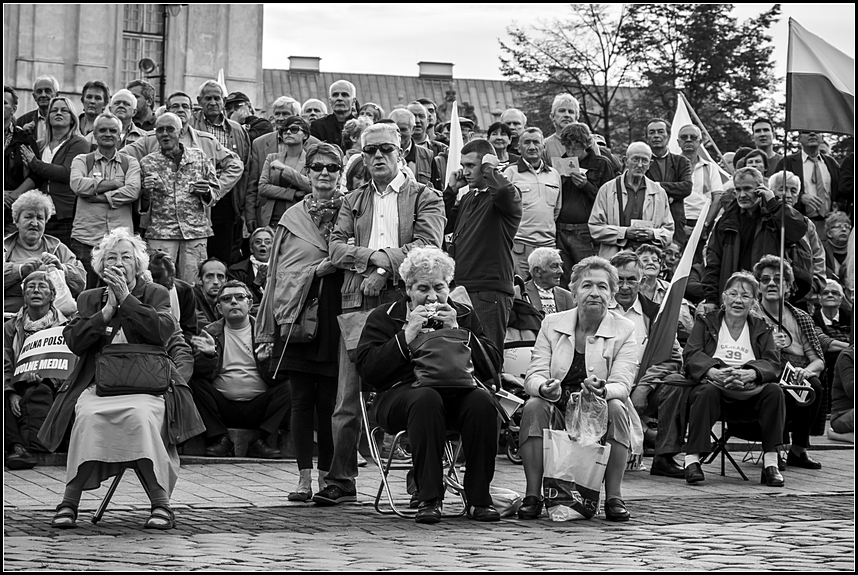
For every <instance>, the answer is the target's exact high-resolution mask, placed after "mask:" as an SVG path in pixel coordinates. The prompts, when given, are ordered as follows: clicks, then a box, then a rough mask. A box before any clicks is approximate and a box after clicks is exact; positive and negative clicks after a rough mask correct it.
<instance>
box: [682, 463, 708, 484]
mask: <svg viewBox="0 0 858 575" xmlns="http://www.w3.org/2000/svg"><path fill="white" fill-rule="evenodd" d="M705 480H706V477H705V476H704V475H703V468H702V467H700V463H698V462H695V463H692V464H691V465H688V466H686V467H685V481H686V483H700V482H701V481H705Z"/></svg>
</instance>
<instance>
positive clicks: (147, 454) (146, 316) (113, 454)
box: [39, 228, 205, 529]
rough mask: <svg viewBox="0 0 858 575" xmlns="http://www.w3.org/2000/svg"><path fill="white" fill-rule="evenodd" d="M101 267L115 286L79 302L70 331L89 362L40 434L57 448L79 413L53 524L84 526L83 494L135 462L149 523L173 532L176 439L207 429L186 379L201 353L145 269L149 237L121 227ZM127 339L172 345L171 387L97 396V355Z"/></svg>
mask: <svg viewBox="0 0 858 575" xmlns="http://www.w3.org/2000/svg"><path fill="white" fill-rule="evenodd" d="M92 265H93V269H94V270H95V271H96V272H97V273H98V275H99V276H100V277H101V279H102V280H104V282H105V283H106V284H107V287H106V288H104V287H102V288H95V289H91V290H87V291H85V292H83V293H82V294H81V295H80V297H79V298H78V302H77V305H78V312H79V315H78V317H76V318H74V319H73V320H72V321H71V323H70V324H69V325H68V326H67V327H66V328H65V330H63V337H64V338H65V340H66V343H67V345H68V347H69V349H70V350H71V351H72V352H73V353H75V354H77V355H78V356H80V358H79V360H78V362H77V365H75V370H74V372H72V374H71V376H69V378H68V379H67V380H66V382H65V383H64V384H63V386H62V387H61V388H60V390H59V393H58V394H57V398H56V400H55V401H54V404H53V406H52V407H51V410H50V412H49V413H48V416H47V418H46V420H45V423H44V424H43V425H42V429H41V430H40V431H39V440H41V441H42V443H44V445H45V446H46V447H47V448H48V449H49V450H51V451H56V449H57V447H59V445H60V443H61V442H62V440H63V438H64V437H65V435H66V431H67V429H68V427H69V425H70V423H71V420H72V418H74V425H73V426H72V429H71V440H70V443H69V454H68V464H67V466H68V470H67V474H66V477H67V483H66V490H65V494H64V495H63V500H62V502H61V503H60V504H59V505H58V506H57V512H56V515H55V516H54V519H53V521H52V522H51V527H57V528H60V529H69V528H73V527H75V526H76V520H77V511H78V504H79V503H80V497H81V493H82V491H83V490H84V489H97V488H98V487H99V486H100V485H101V482H102V481H104V480H105V479H107V478H109V477H112V476H114V475H117V474H118V473H120V472H122V471H123V470H124V469H125V468H127V467H133V468H135V469H136V470H137V472H138V475H139V476H140V478H141V480H142V481H143V487H144V488H145V490H146V492H147V494H148V495H149V499H150V500H151V504H152V508H151V514H150V516H149V519H148V520H147V521H146V523H145V525H144V527H146V528H148V529H172V528H173V527H174V525H175V518H174V515H173V511H172V509H171V508H170V494H171V493H172V491H173V487H174V486H175V485H176V480H177V479H178V476H179V455H178V452H177V451H176V444H177V443H179V442H181V441H186V440H187V439H189V438H190V437H192V436H193V435H196V434H199V433H201V432H202V431H204V429H205V428H204V427H203V425H202V421H201V420H200V418H199V414H198V413H197V410H196V408H195V407H194V403H193V399H192V396H191V394H190V390H189V389H188V388H187V386H186V385H184V381H179V380H181V379H182V378H183V377H190V374H191V373H192V371H193V359H192V358H191V356H190V350H189V349H188V348H187V344H186V343H184V338H182V336H181V332H179V331H178V330H177V328H176V323H175V321H174V320H173V317H172V313H171V309H170V296H169V294H168V292H167V290H166V288H164V287H162V286H160V285H158V284H155V283H152V282H150V281H146V280H145V279H144V277H143V275H142V274H143V272H145V271H146V270H147V269H148V267H149V255H148V254H147V252H146V243H145V242H144V241H143V240H142V239H141V238H140V236H137V235H133V236H132V234H131V232H130V231H129V230H128V228H117V229H114V230H112V231H111V232H110V233H109V234H107V235H106V236H105V237H104V238H103V239H102V241H101V243H100V244H99V246H98V247H96V248H95V250H94V251H93V254H92ZM119 343H131V344H148V345H150V346H159V347H161V348H164V350H165V351H167V352H168V353H169V354H170V356H171V357H172V358H173V360H174V362H175V363H176V364H177V365H178V370H176V369H174V370H173V373H172V375H171V376H170V379H171V383H172V385H171V387H170V392H169V393H165V394H163V395H150V394H147V393H139V394H130V395H112V396H104V397H102V396H99V395H97V394H96V389H95V388H96V385H95V377H96V361H97V359H98V357H99V355H100V353H101V351H102V350H103V349H104V348H105V346H107V345H109V344H119ZM173 348H179V350H180V351H182V350H183V353H177V352H176V350H174V349H173ZM180 387H181V389H180Z"/></svg>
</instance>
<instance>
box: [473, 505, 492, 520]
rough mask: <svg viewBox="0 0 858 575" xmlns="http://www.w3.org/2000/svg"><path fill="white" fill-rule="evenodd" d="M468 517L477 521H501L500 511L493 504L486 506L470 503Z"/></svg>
mask: <svg viewBox="0 0 858 575" xmlns="http://www.w3.org/2000/svg"><path fill="white" fill-rule="evenodd" d="M468 517H469V518H470V519H476V520H477V521H500V513H498V510H497V509H495V508H494V507H493V506H492V505H487V506H485V507H479V506H476V505H470V506H468Z"/></svg>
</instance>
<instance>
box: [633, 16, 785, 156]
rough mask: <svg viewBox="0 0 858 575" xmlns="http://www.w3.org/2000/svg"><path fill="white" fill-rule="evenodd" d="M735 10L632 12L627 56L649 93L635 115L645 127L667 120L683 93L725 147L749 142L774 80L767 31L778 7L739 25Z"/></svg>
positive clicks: (733, 146) (635, 106)
mask: <svg viewBox="0 0 858 575" xmlns="http://www.w3.org/2000/svg"><path fill="white" fill-rule="evenodd" d="M731 10H732V5H730V4H633V5H630V6H629V7H628V15H627V18H626V19H625V21H624V22H623V25H622V29H621V37H622V52H623V54H624V55H625V56H626V57H627V58H628V59H629V62H630V63H631V64H632V65H633V68H632V70H633V75H634V79H636V80H637V81H638V82H640V84H642V85H644V86H646V89H645V91H644V93H643V94H642V96H641V97H640V98H638V100H637V101H636V102H635V105H634V106H633V107H631V109H630V110H629V111H630V113H635V112H634V111H636V115H637V116H638V118H639V119H640V121H641V122H644V123H645V119H646V117H647V116H667V117H670V116H669V115H668V114H672V112H673V110H672V109H671V108H669V105H670V104H671V103H673V102H675V100H674V99H672V98H671V91H672V90H682V92H683V93H684V94H685V97H686V98H687V99H688V101H689V103H690V104H691V106H692V107H693V108H694V109H695V111H696V112H697V114H698V115H699V116H700V119H701V120H702V121H703V123H704V125H705V126H706V128H707V129H708V130H709V132H710V133H711V134H712V137H713V138H715V139H716V141H718V142H719V144H720V145H721V146H722V147H726V148H727V149H735V148H736V147H737V146H739V145H747V144H749V143H750V137H749V134H748V128H749V126H748V123H749V122H750V121H751V120H752V119H753V118H754V116H755V115H756V114H757V113H759V112H761V111H763V110H764V108H766V107H767V98H766V96H767V94H768V93H769V92H771V90H772V89H773V88H774V83H775V80H776V79H775V77H774V74H773V69H774V63H773V62H772V59H771V53H772V50H773V47H772V46H771V44H770V42H771V36H770V35H769V32H768V31H769V28H770V27H771V25H772V24H773V23H774V22H776V21H777V18H778V16H779V14H780V4H775V5H774V6H773V7H772V8H771V9H770V10H768V11H766V12H764V13H762V14H760V15H759V16H757V17H756V18H752V19H750V20H747V21H745V22H742V23H740V22H738V21H737V19H736V18H734V17H733V16H731V15H730V12H731ZM674 98H675V96H674ZM640 129H641V132H640V133H641V134H642V133H643V126H640ZM722 149H723V148H722Z"/></svg>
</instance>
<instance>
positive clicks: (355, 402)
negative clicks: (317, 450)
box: [325, 289, 403, 491]
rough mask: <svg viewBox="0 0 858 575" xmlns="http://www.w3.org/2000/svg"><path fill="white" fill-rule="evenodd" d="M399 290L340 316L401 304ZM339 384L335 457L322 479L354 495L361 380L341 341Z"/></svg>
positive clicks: (385, 292) (366, 300) (369, 299)
mask: <svg viewBox="0 0 858 575" xmlns="http://www.w3.org/2000/svg"><path fill="white" fill-rule="evenodd" d="M402 297H403V292H402V290H400V289H386V290H383V291H382V292H381V294H379V296H378V297H366V296H364V298H363V304H362V305H361V307H360V308H359V309H357V308H352V309H344V310H343V313H350V312H354V311H361V310H363V311H366V310H371V309H375V308H377V307H378V306H380V305H381V304H384V303H392V302H395V301H398V300H400V299H401V298H402ZM339 362H340V365H339V384H338V385H337V405H336V407H335V408H334V415H333V417H332V418H331V427H332V431H333V438H334V457H333V460H332V461H331V470H330V471H329V472H328V475H326V476H325V483H327V484H328V485H336V486H338V487H340V488H341V489H343V490H344V491H354V489H355V477H357V475H358V466H357V452H358V443H359V442H360V420H361V413H360V385H361V383H360V377H358V374H357V369H356V368H355V364H354V363H353V362H352V361H351V360H350V359H349V356H348V353H346V346H345V343H344V342H343V339H342V338H340V353H339Z"/></svg>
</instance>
